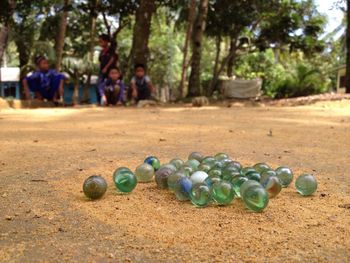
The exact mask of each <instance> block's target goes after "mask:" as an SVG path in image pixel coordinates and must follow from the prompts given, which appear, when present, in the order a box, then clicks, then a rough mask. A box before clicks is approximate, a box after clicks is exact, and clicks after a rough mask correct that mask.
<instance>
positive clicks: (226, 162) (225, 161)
mask: <svg viewBox="0 0 350 263" xmlns="http://www.w3.org/2000/svg"><path fill="white" fill-rule="evenodd" d="M220 162H221V163H222V166H223V167H226V166H228V165H229V164H230V163H232V162H233V160H231V159H223V160H221V161H220Z"/></svg>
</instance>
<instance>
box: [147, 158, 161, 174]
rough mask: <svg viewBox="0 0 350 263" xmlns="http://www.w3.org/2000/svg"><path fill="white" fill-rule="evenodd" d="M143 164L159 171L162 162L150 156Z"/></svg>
mask: <svg viewBox="0 0 350 263" xmlns="http://www.w3.org/2000/svg"><path fill="white" fill-rule="evenodd" d="M143 162H144V163H148V164H149V165H151V166H152V167H153V169H154V171H157V170H158V169H159V168H160V161H159V159H158V158H157V157H155V156H149V157H147V158H146V159H145V160H144V161H143Z"/></svg>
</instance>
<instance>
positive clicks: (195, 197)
mask: <svg viewBox="0 0 350 263" xmlns="http://www.w3.org/2000/svg"><path fill="white" fill-rule="evenodd" d="M189 196H190V200H191V202H192V204H194V205H195V206H197V207H205V206H208V205H209V203H210V201H211V200H212V196H211V190H210V187H209V186H208V185H207V184H206V183H204V182H203V183H199V184H194V185H193V186H192V188H191V191H190V194H189Z"/></svg>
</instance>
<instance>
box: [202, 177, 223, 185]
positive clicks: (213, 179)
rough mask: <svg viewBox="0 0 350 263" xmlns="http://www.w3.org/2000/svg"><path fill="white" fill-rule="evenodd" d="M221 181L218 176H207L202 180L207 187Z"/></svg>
mask: <svg viewBox="0 0 350 263" xmlns="http://www.w3.org/2000/svg"><path fill="white" fill-rule="evenodd" d="M218 182H221V179H220V177H208V178H207V179H205V180H204V183H206V184H207V185H208V186H209V187H212V186H213V185H214V184H215V183H218Z"/></svg>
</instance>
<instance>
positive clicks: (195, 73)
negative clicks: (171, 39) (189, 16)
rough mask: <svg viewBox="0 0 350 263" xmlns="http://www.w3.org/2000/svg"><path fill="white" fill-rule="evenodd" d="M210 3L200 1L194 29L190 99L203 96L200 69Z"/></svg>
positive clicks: (203, 0)
mask: <svg viewBox="0 0 350 263" xmlns="http://www.w3.org/2000/svg"><path fill="white" fill-rule="evenodd" d="M208 2H209V1H208V0H201V1H200V6H199V10H198V14H197V18H196V21H195V24H194V28H193V39H192V62H191V75H190V81H189V93H188V95H189V96H190V97H194V96H199V95H200V94H201V80H200V74H201V68H200V67H201V58H202V40H203V35H204V30H205V26H206V20H207V14H208Z"/></svg>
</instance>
